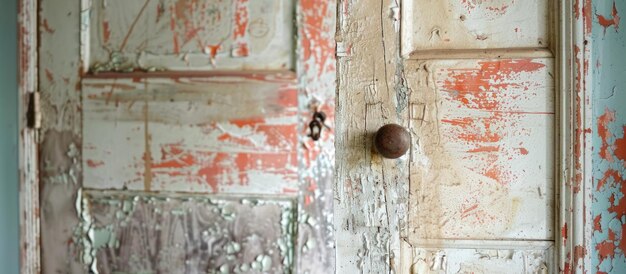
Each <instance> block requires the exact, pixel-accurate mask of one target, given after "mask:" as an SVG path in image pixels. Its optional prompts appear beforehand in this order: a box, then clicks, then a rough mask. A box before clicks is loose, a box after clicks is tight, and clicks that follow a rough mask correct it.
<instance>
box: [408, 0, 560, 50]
mask: <svg viewBox="0 0 626 274" xmlns="http://www.w3.org/2000/svg"><path fill="white" fill-rule="evenodd" d="M549 2H550V1H548V0H530V1H515V0H495V1H483V0H443V1H428V0H413V1H404V5H403V11H402V15H403V16H402V37H403V39H402V54H403V55H405V56H408V55H410V54H412V55H414V56H415V57H417V56H419V55H420V54H425V53H429V52H430V53H431V54H436V51H439V53H441V52H442V51H445V50H471V49H509V50H510V49H513V48H525V49H527V50H528V49H536V48H547V47H548V46H549V41H550V34H551V33H550V26H551V24H550V21H549V19H550V17H549Z"/></svg>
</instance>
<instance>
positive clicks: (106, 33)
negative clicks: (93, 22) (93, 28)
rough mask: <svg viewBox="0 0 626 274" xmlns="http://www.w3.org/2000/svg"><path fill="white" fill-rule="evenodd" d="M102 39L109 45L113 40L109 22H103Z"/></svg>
mask: <svg viewBox="0 0 626 274" xmlns="http://www.w3.org/2000/svg"><path fill="white" fill-rule="evenodd" d="M102 39H103V40H104V43H105V44H107V43H109V40H110V39H111V26H110V25H109V21H104V22H102Z"/></svg>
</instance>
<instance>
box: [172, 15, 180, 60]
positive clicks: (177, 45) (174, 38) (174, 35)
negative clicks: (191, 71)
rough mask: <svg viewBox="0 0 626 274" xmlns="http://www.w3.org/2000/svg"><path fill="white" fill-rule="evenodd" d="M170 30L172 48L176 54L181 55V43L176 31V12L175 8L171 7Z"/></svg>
mask: <svg viewBox="0 0 626 274" xmlns="http://www.w3.org/2000/svg"><path fill="white" fill-rule="evenodd" d="M170 30H171V31H172V44H173V45H172V47H173V49H172V50H173V51H174V53H180V42H179V41H178V35H179V33H178V31H177V30H176V12H175V10H174V6H170Z"/></svg>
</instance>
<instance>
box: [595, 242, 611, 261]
mask: <svg viewBox="0 0 626 274" xmlns="http://www.w3.org/2000/svg"><path fill="white" fill-rule="evenodd" d="M596 250H597V251H598V255H599V256H600V259H601V260H602V259H605V258H613V256H615V245H614V244H613V243H612V242H609V241H604V242H601V243H598V244H597V245H596Z"/></svg>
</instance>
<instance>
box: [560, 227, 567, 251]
mask: <svg viewBox="0 0 626 274" xmlns="http://www.w3.org/2000/svg"><path fill="white" fill-rule="evenodd" d="M561 237H562V238H563V246H565V244H567V223H565V224H563V227H561Z"/></svg>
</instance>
